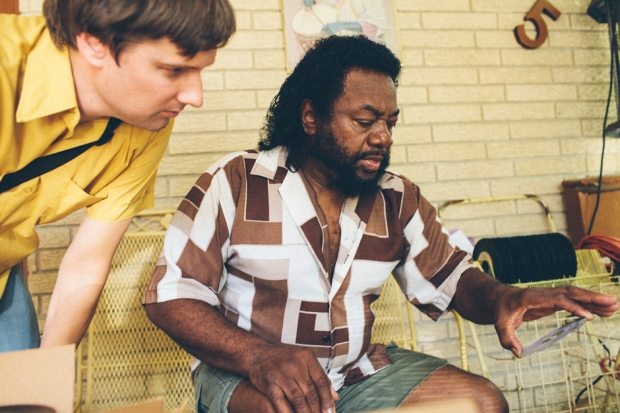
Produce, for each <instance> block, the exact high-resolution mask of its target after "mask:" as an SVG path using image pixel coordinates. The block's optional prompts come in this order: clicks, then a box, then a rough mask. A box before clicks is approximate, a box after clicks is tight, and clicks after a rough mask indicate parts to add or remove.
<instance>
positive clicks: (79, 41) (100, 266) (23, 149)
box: [0, 0, 235, 352]
mask: <svg viewBox="0 0 620 413" xmlns="http://www.w3.org/2000/svg"><path fill="white" fill-rule="evenodd" d="M43 15H44V17H24V16H9V15H0V116H1V123H0V186H2V184H6V183H7V182H9V181H10V180H11V179H10V178H8V177H11V176H13V177H14V176H15V175H11V174H16V173H17V174H19V173H20V172H19V171H21V170H23V169H24V168H26V167H27V165H29V164H31V163H32V162H33V161H35V160H36V159H38V158H41V157H44V156H47V155H51V154H55V153H60V152H63V151H65V150H68V149H72V148H75V147H78V146H80V145H83V144H86V143H90V142H95V141H98V140H99V138H100V136H102V134H103V131H104V129H106V125H107V124H108V121H109V120H110V119H114V118H116V119H120V121H122V122H121V123H120V125H118V127H116V129H112V130H113V131H114V132H113V133H114V135H113V136H112V138H111V139H110V140H109V141H108V142H107V143H104V144H101V145H100V146H92V147H91V148H89V149H88V150H86V151H85V152H84V153H82V154H81V155H79V156H77V157H75V158H73V159H71V160H69V161H67V162H66V163H64V164H62V165H61V166H58V167H57V168H55V169H53V170H51V171H48V172H45V173H43V174H41V175H39V176H34V177H29V179H24V180H23V182H22V183H21V184H19V185H17V186H15V187H12V188H8V189H4V190H3V191H1V192H0V296H1V298H0V352H2V351H12V350H18V349H24V348H32V347H37V346H38V345H39V332H38V326H37V319H36V313H35V312H34V306H33V303H32V298H31V296H30V293H29V292H28V291H27V289H26V285H25V282H24V277H23V272H22V271H21V269H20V262H22V261H23V260H24V259H25V258H26V257H27V256H28V255H30V254H31V253H32V252H34V251H35V250H36V248H37V246H38V243H39V238H38V236H37V233H36V231H35V229H34V227H35V225H40V224H45V223H49V222H53V221H56V220H58V219H60V218H62V217H64V216H66V215H68V214H70V213H72V212H74V211H76V210H78V209H80V208H83V207H86V212H87V213H86V215H85V216H84V219H83V220H82V222H81V224H80V226H79V228H78V230H77V232H76V234H75V236H74V237H73V240H72V242H71V244H70V246H69V248H68V249H67V252H66V254H65V256H64V257H63V259H62V262H61V264H60V269H59V271H58V278H57V280H56V286H55V288H54V292H53V294H52V298H51V301H50V305H49V310H48V316H47V320H46V326H45V331H44V334H43V337H42V340H41V345H42V346H51V345H59V344H67V343H77V342H79V340H80V339H81V337H82V335H83V334H84V331H85V330H86V328H87V326H88V323H89V321H90V319H91V317H92V314H93V312H94V310H95V307H96V304H97V300H98V298H99V296H100V294H101V290H102V288H103V285H104V284H105V280H106V278H107V274H108V271H109V266H110V262H111V260H112V256H113V254H114V252H115V250H116V248H117V246H118V243H119V242H120V239H121V237H122V236H123V234H124V232H125V230H126V229H127V227H128V226H129V223H130V221H131V218H132V217H133V216H134V215H135V214H136V213H138V212H139V211H140V210H142V209H144V208H150V207H152V206H153V198H154V197H153V187H154V182H155V177H156V172H157V167H158V165H159V162H160V161H161V158H162V156H163V154H164V151H165V149H166V145H167V143H168V140H169V137H170V133H171V130H172V124H173V122H172V120H173V118H174V117H176V116H177V115H178V113H179V112H180V111H181V110H183V108H184V107H185V106H186V105H188V104H189V105H192V106H195V107H199V106H201V105H202V82H201V78H200V72H201V70H202V69H203V68H205V67H207V66H209V65H211V64H212V63H213V62H214V59H215V55H216V50H217V48H219V47H222V46H223V45H224V44H226V42H227V41H228V39H229V38H230V36H231V35H232V34H233V33H234V31H235V18H234V12H233V10H232V8H231V6H230V4H229V2H228V0H184V1H182V2H179V1H177V0H163V1H162V0H159V1H157V0H145V1H142V2H135V1H128V0H107V1H105V0H46V1H45V3H44V4H43ZM113 122H114V120H113V121H112V122H111V123H110V125H112V123H113ZM46 159H49V158H46ZM44 163H45V162H44ZM3 181H4V182H3Z"/></svg>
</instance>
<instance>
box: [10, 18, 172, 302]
mask: <svg viewBox="0 0 620 413" xmlns="http://www.w3.org/2000/svg"><path fill="white" fill-rule="evenodd" d="M118 98H119V99H123V97H122V96H119V97H118ZM0 119H1V123H0V179H2V177H4V175H6V174H8V173H12V172H15V171H18V170H20V169H22V168H23V167H25V166H26V165H28V164H29V163H30V162H31V161H33V160H34V159H36V158H38V157H40V156H45V155H49V154H52V153H56V152H60V151H63V150H66V149H70V148H73V147H76V146H80V145H82V144H85V143H88V142H93V141H96V140H98V139H99V137H100V136H101V134H102V133H103V130H104V129H105V126H106V124H107V121H108V119H97V120H95V121H92V122H85V123H79V121H80V112H79V109H78V105H77V99H76V95H75V89H74V83H73V74H72V71H71V63H70V60H69V52H68V50H67V49H66V48H64V49H63V50H59V49H58V48H57V47H56V46H55V45H54V43H53V42H52V39H51V37H50V35H49V32H48V30H47V29H46V27H45V20H44V19H43V18H42V17H25V16H13V15H2V14H0ZM171 130H172V122H170V123H169V124H168V126H167V127H166V128H164V129H162V130H160V131H157V132H151V131H147V130H144V129H140V128H137V127H134V126H131V125H128V124H126V123H122V124H121V125H120V126H119V127H118V128H117V129H116V131H115V133H114V137H113V138H112V139H111V140H110V141H109V142H108V143H106V144H105V145H102V146H93V147H92V148H90V149H89V150H87V151H86V152H85V153H83V154H82V155H80V156H79V157H77V158H75V159H73V160H71V161H69V162H68V163H66V164H64V165H63V166H61V167H59V168H57V169H55V170H53V171H51V172H48V173H46V174H44V175H42V176H39V177H37V178H34V179H32V180H30V181H27V182H25V183H23V184H22V185H20V186H18V187H16V188H14V189H12V190H10V191H6V192H4V193H0V296H1V294H2V291H3V289H4V284H5V283H6V279H7V277H8V273H9V270H10V268H11V267H12V266H13V265H15V264H17V263H19V262H20V261H21V260H22V259H24V258H26V257H27V256H28V255H29V254H31V253H32V252H34V251H35V250H36V248H37V246H38V244H39V237H38V236H37V233H36V231H35V229H34V227H35V225H39V224H45V223H49V222H54V221H56V220H58V219H60V218H63V217H65V216H67V215H68V214H70V213H72V212H74V211H76V210H78V209H80V208H83V207H86V212H87V214H88V216H89V217H91V218H92V219H94V220H97V221H102V222H116V221H122V220H124V219H126V218H130V217H132V216H134V215H135V214H137V213H138V212H139V211H141V210H142V209H144V208H150V207H152V206H153V198H154V197H153V188H154V184H155V177H156V174H157V167H158V165H159V163H160V161H161V158H162V156H163V154H164V152H165V150H166V146H167V144H168V140H169V138H170V133H171ZM93 236H96V234H93ZM3 281H4V282H3Z"/></svg>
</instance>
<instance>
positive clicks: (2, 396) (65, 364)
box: [0, 345, 190, 413]
mask: <svg viewBox="0 0 620 413" xmlns="http://www.w3.org/2000/svg"><path fill="white" fill-rule="evenodd" d="M74 385H75V346H74V345H66V346H58V347H49V348H40V349H33V350H23V351H13V352H9V353H0V389H1V390H0V412H7V413H16V412H19V413H73V399H74V397H75V389H74ZM189 411H190V409H189V405H188V400H184V401H183V403H181V405H180V406H179V407H177V408H175V409H173V410H171V411H170V412H168V413H189ZM163 412H164V400H163V398H161V397H158V398H155V399H153V400H149V401H145V402H142V403H138V404H135V405H131V406H127V407H121V408H118V409H114V410H109V411H108V412H103V413H163Z"/></svg>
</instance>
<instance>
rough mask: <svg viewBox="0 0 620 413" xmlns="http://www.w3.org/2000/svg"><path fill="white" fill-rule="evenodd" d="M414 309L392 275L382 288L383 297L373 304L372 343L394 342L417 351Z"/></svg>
mask: <svg viewBox="0 0 620 413" xmlns="http://www.w3.org/2000/svg"><path fill="white" fill-rule="evenodd" d="M412 307H413V306H412V304H410V303H409V302H408V301H407V300H406V299H405V295H404V294H403V292H402V291H401V289H400V287H399V286H398V284H397V283H396V280H394V277H392V276H391V275H390V278H388V281H387V282H386V283H385V284H384V285H383V287H381V295H380V296H379V298H378V299H377V300H376V301H375V302H374V303H372V310H373V312H374V314H375V322H374V324H373V327H372V336H371V339H370V341H371V342H372V343H377V344H390V342H392V341H393V342H394V343H395V344H396V345H397V346H398V347H402V348H406V349H410V350H414V351H416V350H417V349H418V346H417V341H416V335H415V328H414V325H413V312H412Z"/></svg>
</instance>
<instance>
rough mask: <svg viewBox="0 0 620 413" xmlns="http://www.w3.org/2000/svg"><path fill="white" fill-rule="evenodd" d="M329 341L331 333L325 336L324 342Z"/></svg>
mask: <svg viewBox="0 0 620 413" xmlns="http://www.w3.org/2000/svg"><path fill="white" fill-rule="evenodd" d="M328 341H329V334H328V335H326V336H323V342H324V343H327V342H328Z"/></svg>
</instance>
